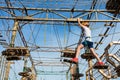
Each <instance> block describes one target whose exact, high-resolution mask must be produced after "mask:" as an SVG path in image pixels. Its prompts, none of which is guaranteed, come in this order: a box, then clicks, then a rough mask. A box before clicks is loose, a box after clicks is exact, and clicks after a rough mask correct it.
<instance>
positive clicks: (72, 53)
mask: <svg viewBox="0 0 120 80" xmlns="http://www.w3.org/2000/svg"><path fill="white" fill-rule="evenodd" d="M61 52H62V53H63V55H62V57H67V58H74V57H75V51H74V50H71V49H65V50H62V51H61Z"/></svg>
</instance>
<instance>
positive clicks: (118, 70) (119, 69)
mask: <svg viewBox="0 0 120 80" xmlns="http://www.w3.org/2000/svg"><path fill="white" fill-rule="evenodd" d="M115 70H116V73H117V75H118V77H120V65H119V66H117V67H116V68H115Z"/></svg>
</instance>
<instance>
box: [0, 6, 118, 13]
mask: <svg viewBox="0 0 120 80" xmlns="http://www.w3.org/2000/svg"><path fill="white" fill-rule="evenodd" d="M0 9H14V10H24V8H23V7H21V8H20V7H5V6H0ZM26 10H39V11H40V10H41V11H46V10H49V11H60V12H71V9H48V8H27V7H26ZM96 11H97V12H115V11H116V10H105V9H101V10H98V9H97V10H95V9H90V10H83V9H74V12H96Z"/></svg>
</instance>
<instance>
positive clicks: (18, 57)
mask: <svg viewBox="0 0 120 80" xmlns="http://www.w3.org/2000/svg"><path fill="white" fill-rule="evenodd" d="M6 60H8V61H12V60H21V57H20V56H7V57H6Z"/></svg>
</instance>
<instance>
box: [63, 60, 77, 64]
mask: <svg viewBox="0 0 120 80" xmlns="http://www.w3.org/2000/svg"><path fill="white" fill-rule="evenodd" d="M63 61H64V62H68V63H73V64H78V63H77V62H73V61H71V60H68V59H64V60H63Z"/></svg>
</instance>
